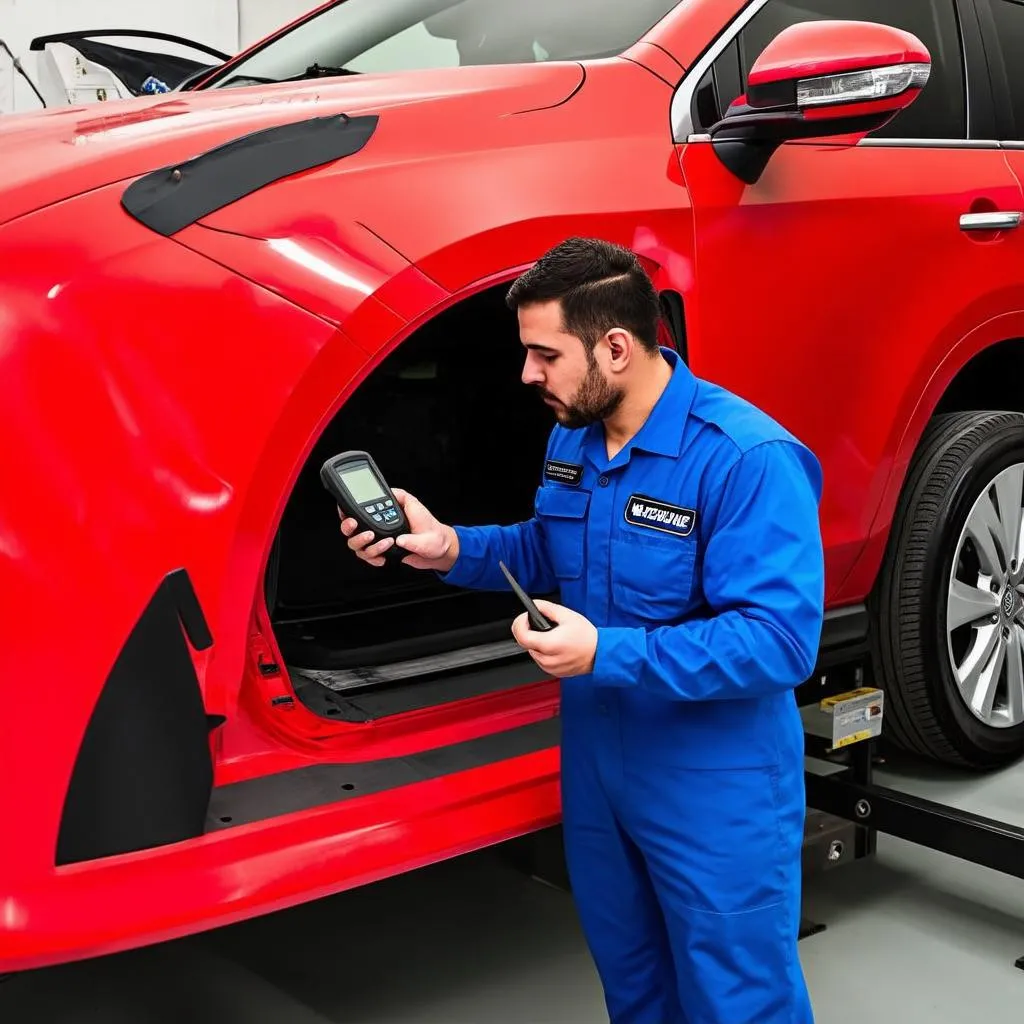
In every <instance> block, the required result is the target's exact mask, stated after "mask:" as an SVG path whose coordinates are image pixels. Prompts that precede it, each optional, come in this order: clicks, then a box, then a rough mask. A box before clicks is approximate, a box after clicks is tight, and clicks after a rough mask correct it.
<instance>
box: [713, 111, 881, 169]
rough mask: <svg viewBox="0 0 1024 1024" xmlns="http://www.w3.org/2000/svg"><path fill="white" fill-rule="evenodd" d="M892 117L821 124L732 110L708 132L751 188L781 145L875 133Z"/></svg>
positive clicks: (790, 115)
mask: <svg viewBox="0 0 1024 1024" xmlns="http://www.w3.org/2000/svg"><path fill="white" fill-rule="evenodd" d="M891 117H892V113H891V112H885V113H882V114H864V115H858V116H852V117H843V118H837V119H836V120H833V121H828V122H824V121H817V120H807V119H806V118H804V116H803V115H802V114H801V113H799V112H797V111H788V110H772V111H753V110H751V109H750V108H743V109H740V108H734V110H733V111H730V113H729V115H728V116H726V117H724V118H723V119H722V120H721V121H719V122H718V124H716V125H715V126H714V127H713V128H712V129H711V144H712V146H714V149H715V152H716V153H717V154H718V158H719V159H720V160H721V161H722V163H723V164H724V165H725V166H726V167H727V168H728V169H729V170H730V171H731V172H732V173H733V174H735V175H736V177H737V178H739V179H740V180H741V181H744V182H746V183H747V184H748V185H753V184H756V183H757V181H758V180H759V178H760V177H761V175H762V174H763V173H764V170H765V168H766V167H767V166H768V162H769V160H771V158H772V156H773V155H774V153H775V151H776V150H777V149H778V148H779V146H781V145H782V144H783V143H784V142H790V141H794V140H797V139H816V138H821V137H824V136H826V135H846V134H854V133H857V132H870V131H875V130H876V129H878V128H880V127H881V126H882V125H884V124H885V123H886V122H887V121H889V120H890V119H891Z"/></svg>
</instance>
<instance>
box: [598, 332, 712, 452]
mask: <svg viewBox="0 0 1024 1024" xmlns="http://www.w3.org/2000/svg"><path fill="white" fill-rule="evenodd" d="M661 355H662V357H663V358H664V359H665V361H666V362H667V363H668V364H669V366H671V367H672V376H671V377H670V378H669V381H668V384H667V385H666V386H665V390H664V391H663V392H662V393H661V396H660V397H659V398H658V401H657V402H655V404H654V408H653V409H651V412H650V415H648V417H647V419H646V420H645V421H644V424H643V426H642V427H641V428H640V429H639V430H638V431H637V432H636V434H635V435H634V436H633V439H632V440H631V441H629V442H628V443H627V444H626V445H625V447H624V448H623V449H622V451H620V452H619V453H618V454H617V455H616V456H615V458H614V459H612V460H611V462H610V463H609V462H608V457H607V453H606V450H605V441H604V424H602V423H593V424H591V425H590V426H589V427H588V428H587V440H586V444H585V448H586V451H587V454H588V455H589V456H590V457H591V461H593V462H595V464H598V465H615V464H616V463H619V462H627V461H628V460H629V456H630V453H631V452H632V451H634V450H639V451H644V452H650V453H651V454H652V455H664V456H666V457H671V458H678V456H679V454H680V453H681V452H682V448H683V435H684V432H685V430H686V420H687V417H688V416H689V414H690V407H691V406H692V405H693V398H694V395H695V394H696V392H697V380H696V378H695V377H694V375H693V373H692V371H691V370H690V368H689V367H688V366H687V365H686V363H684V362H683V360H682V359H681V358H680V357H679V353H678V352H675V351H673V350H672V349H670V348H662V349H661Z"/></svg>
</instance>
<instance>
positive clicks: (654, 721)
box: [342, 238, 824, 1024]
mask: <svg viewBox="0 0 1024 1024" xmlns="http://www.w3.org/2000/svg"><path fill="white" fill-rule="evenodd" d="M508 303H509V306H510V307H511V308H513V309H515V310H516V311H517V312H518V318H519V328H520V337H521V340H522V342H523V345H524V346H525V349H526V357H525V366H524V370H523V375H522V376H523V381H524V382H525V383H526V384H529V385H532V386H534V387H536V388H537V389H538V391H539V393H540V396H541V397H542V399H543V400H544V401H545V402H546V403H547V404H548V405H549V406H550V407H551V408H552V410H553V411H554V414H555V417H556V419H557V420H558V424H557V425H556V426H555V427H554V429H553V431H552V434H551V437H550V440H549V443H548V449H547V453H546V457H545V461H544V468H543V479H542V482H541V486H540V487H539V488H538V491H537V495H536V501H535V514H534V516H533V518H532V519H530V520H529V521H528V522H525V523H518V524H514V525H509V526H485V527H452V526H448V525H446V524H443V523H440V522H438V521H437V520H436V519H435V518H434V517H433V516H432V515H431V514H430V512H429V511H428V510H427V509H426V508H425V507H424V505H423V504H421V503H420V502H419V501H418V500H417V499H416V498H415V497H413V496H412V495H410V494H407V493H406V492H404V491H399V490H396V491H395V493H396V495H397V497H398V500H399V501H400V502H401V503H402V505H403V507H404V509H405V512H406V515H407V517H408V520H409V523H410V533H409V534H408V535H407V536H404V537H400V538H398V540H397V542H396V543H397V544H398V545H399V546H400V547H401V548H403V549H404V550H406V551H408V552H409V554H408V555H407V556H406V557H405V558H404V559H403V561H404V562H406V563H407V564H409V565H411V566H414V567H417V568H420V569H424V570H433V571H435V572H437V573H439V574H440V575H441V576H442V578H444V579H446V580H447V581H448V582H450V583H451V584H453V585H457V586H461V587H474V588H485V589H491V590H498V589H506V588H507V584H506V582H505V580H504V577H503V576H502V574H501V572H500V567H499V565H498V562H499V560H501V561H504V562H505V564H506V565H508V566H509V567H510V569H511V571H512V573H513V574H514V575H515V576H517V577H518V579H519V580H520V582H521V583H522V585H523V586H524V588H526V589H527V590H532V591H534V592H541V593H548V592H552V591H554V590H556V588H557V589H558V590H559V593H560V601H561V603H557V604H556V603H549V602H545V601H538V602H537V603H538V607H539V608H540V610H541V611H542V612H543V613H544V614H546V615H547V616H548V617H549V618H550V619H552V620H554V622H555V623H556V627H555V628H554V629H553V630H551V631H549V632H535V631H533V630H532V629H530V626H529V622H528V621H527V618H526V615H525V614H524V615H521V616H520V617H519V618H517V619H516V621H515V623H514V624H513V627H512V629H513V633H514V635H515V637H516V639H517V641H518V642H519V643H520V644H521V645H522V647H524V648H525V649H526V650H527V651H529V652H530V654H531V655H532V657H533V658H534V660H535V661H536V662H537V664H538V665H539V666H540V667H541V668H542V669H543V670H544V671H545V672H547V673H549V674H550V675H551V676H552V677H556V678H559V679H560V680H561V694H562V700H561V717H562V743H561V759H562V768H561V780H562V804H563V824H564V835H565V846H566V856H567V860H568V868H569V877H570V881H571V885H572V890H573V895H574V899H575V901H576V905H577V907H578V910H579V914H580V919H581V922H582V926H583V929H584V933H585V935H586V939H587V942H588V944H589V947H590V950H591V952H592V954H593V957H594V960H595V963H596V965H597V969H598V972H599V975H600V977H601V981H602V984H603V986H604V991H605V999H606V1003H607V1007H608V1012H609V1016H610V1018H611V1020H612V1021H613V1022H616V1024H620V1022H621V1024H627V1022H628V1024H646V1022H650V1024H669V1022H676V1021H679V1022H683V1021H685V1022H688V1024H755V1022H756V1024H782V1022H786V1024H809V1022H811V1021H812V1019H813V1015H812V1011H811V1005H810V999H809V996H808V993H807V989H806V986H805V983H804V978H803V974H802V971H801V967H800V962H799V958H798V955H797V938H798V930H799V922H800V888H801V872H800V852H801V846H802V842H803V822H804V783H803V771H804V766H803V729H802V725H801V719H800V715H799V712H798V709H797V705H796V701H795V699H794V693H793V691H794V689H795V687H796V686H797V685H799V684H800V683H801V682H803V681H804V680H805V679H807V678H808V677H809V676H810V674H811V673H812V671H813V669H814V664H815V658H816V654H817V646H818V641H819V636H820V630H821V624H822V615H823V600H824V593H823V591H824V567H823V561H824V559H823V551H822V542H821V534H820V529H819V523H818V501H819V498H820V491H821V470H820V467H819V464H818V462H817V460H816V459H815V458H814V456H813V455H812V454H811V453H810V452H809V451H808V450H807V449H806V448H805V447H804V446H803V445H801V444H800V443H799V442H798V441H797V440H796V439H795V438H793V437H792V436H791V435H790V434H789V433H788V432H787V431H786V430H784V429H783V428H782V427H781V426H780V425H779V424H777V423H776V422H774V421H773V420H772V419H771V418H769V417H768V416H767V415H765V414H764V413H763V412H761V411H759V410H758V409H756V408H754V407H753V406H751V405H750V404H748V403H747V402H746V401H744V400H742V399H740V398H738V397H737V396H735V395H733V394H730V393H729V392H727V391H725V390H723V389H722V388H720V387H718V386H716V385H713V384H711V383H709V382H707V381H703V380H700V379H698V378H696V377H695V376H694V375H693V373H692V372H691V371H690V370H689V368H688V367H687V366H686V364H685V363H684V362H683V361H682V360H681V359H680V358H679V356H678V355H677V354H676V353H675V352H674V351H672V350H670V349H667V348H661V347H659V345H658V340H657V339H658V334H657V332H658V322H659V317H660V309H659V302H658V296H657V293H656V292H655V289H654V287H653V284H652V282H651V281H650V279H649V278H648V276H647V275H646V273H645V272H644V270H643V268H642V267H641V266H640V264H639V263H638V261H637V260H636V258H635V256H634V255H633V254H632V253H630V252H629V251H628V250H625V249H623V248H620V247H618V246H615V245H611V244H608V243H606V242H602V241H598V240H593V239H579V238H573V239H569V240H568V241H566V242H564V243H563V244H561V245H559V246H557V247H556V248H554V249H553V250H551V251H550V252H548V253H547V254H546V255H545V256H544V257H543V258H541V259H540V260H539V261H538V263H537V264H536V265H535V266H533V267H532V268H531V269H530V270H528V271H527V272H526V273H524V274H523V275H522V276H521V277H520V278H519V279H518V280H517V281H516V282H515V283H514V285H513V286H512V288H511V290H510V292H509V294H508ZM354 530H355V523H354V522H353V521H350V520H348V521H343V523H342V532H343V533H344V534H345V536H347V537H348V538H349V540H348V544H349V546H350V547H351V548H352V549H353V550H354V551H356V552H357V553H358V554H359V555H360V557H362V558H364V559H366V560H367V561H368V562H369V563H370V564H374V565H379V564H383V559H382V558H381V557H380V556H381V555H382V554H383V552H384V551H385V550H386V549H387V548H388V547H389V546H390V544H391V543H392V541H390V540H383V541H380V542H379V543H377V544H372V545H368V538H367V535H365V534H363V535H354Z"/></svg>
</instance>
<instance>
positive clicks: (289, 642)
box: [0, 0, 1024, 971]
mask: <svg viewBox="0 0 1024 1024" xmlns="http://www.w3.org/2000/svg"><path fill="white" fill-rule="evenodd" d="M1022 42H1024V7H1021V6H1020V5H1018V4H1014V3H1010V2H1007V0H920V2H918V3H915V4H905V5H904V4H894V3H892V2H891V0H802V2H801V4H800V6H790V5H789V4H788V3H785V2H782V0H751V2H744V0H682V2H679V3H676V2H674V0H633V2H630V3H622V2H621V0H565V2H562V3H552V2H551V0H544V2H539V0H520V2H519V3H516V4H512V5H509V4H499V3H493V2H487V0H478V2H477V0H467V2H462V3H455V2H452V0H405V2H403V3H399V4H380V3H378V2H377V0H344V2H340V3H331V4H328V5H326V6H325V7H323V8H321V9H319V10H318V11H316V12H314V13H312V14H310V15H308V16H307V17H306V18H304V19H303V20H301V21H299V22H298V23H296V24H294V25H291V26H289V27H287V28H286V29H284V30H282V31H281V32H280V33H278V34H277V35H275V36H274V37H272V38H270V39H268V40H266V41H265V42H263V43H261V44H259V45H258V46H256V47H253V48H252V49H250V50H249V51H247V52H246V53H243V54H241V55H239V56H237V57H235V58H233V59H232V60H231V61H229V62H227V63H225V64H224V65H222V66H220V67H217V68H215V69H212V70H211V71H209V72H205V73H202V74H200V75H199V76H198V77H195V78H193V79H192V80H191V81H190V82H189V84H188V85H187V86H186V87H185V89H184V90H182V91H177V92H173V93H170V94H167V95H162V96H156V97H152V98H139V99H136V100H130V101H126V102H124V103H119V104H116V105H115V104H110V105H104V106H102V107H98V106H90V107H86V108H81V109H64V110H58V111H51V112H43V113H40V114H38V115H26V116H21V117H13V118H6V119H3V121H2V122H0V151H2V152H3V153H4V157H3V160H2V162H0V254H2V260H3V270H2V273H0V360H2V362H0V367H2V380H3V388H4V401H3V402H2V404H0V423H2V430H3V437H4V439H5V440H4V444H3V445H2V447H0V467H2V479H3V480H4V500H3V501H2V503H0V567H2V577H0V583H2V587H0V593H2V595H3V598H2V601H3V615H2V621H3V623H4V627H5V628H4V631H3V637H4V645H3V646H4V668H5V679H6V689H5V691H4V698H5V700H4V713H3V716H2V718H0V750H2V752H3V763H4V766H5V768H4V772H3V778H4V783H3V787H2V789H0V820H2V821H3V822H4V823H5V826H6V835H7V841H5V842H4V843H2V844H0V879H2V883H0V886H2V888H0V929H2V930H0V971H14V970H21V969H26V968H32V967H38V966H41V965H46V964H54V963H57V962H60V961H65V960H69V959H73V958H81V957H85V956H90V955H95V954H101V953H106V952H111V951H114V950H120V949H125V948H128V947H131V946H137V945H140V944H143V943H149V942H154V941H158V940H162V939H167V938H170V937H174V936H181V935H184V934H187V933H190V932H195V931H198V930H200V929H204V928H209V927H213V926H216V925H221V924H224V923H227V922H232V921H237V920H240V919H242V918H246V917H249V916H252V915H255V914H261V913H265V912H268V911H272V910H275V909H277V908H281V907H285V906H288V905H292V904H295V903H298V902H300V901H304V900H309V899H313V898H316V897H319V896H322V895H325V894H328V893H333V892H337V891H339V890H342V889H345V888H348V887H352V886H357V885H361V884H363V883H366V882H369V881H372V880H374V879H379V878H382V877H385V876H388V875H392V874H395V873H397V872H401V871H405V870H408V869H411V868H414V867H416V866H419V865H424V864H427V863H430V862H433V861H437V860H438V859H440V858H444V857H449V856H452V855H456V854H459V853H462V852H464V851H469V850H473V849H477V848H480V847H482V846H484V845H487V844H491V843H495V842H498V841H501V840H504V839H507V838H510V837H514V836H517V835H522V834H525V833H528V832H530V831H532V830H536V829H539V828H542V827H544V826H547V825H552V824H554V823H556V822H557V821H558V819H559V789H558V780H559V772H558V717H557V715H558V686H557V681H555V680H549V679H545V678H542V677H541V676H540V675H539V674H538V671H537V670H536V668H535V666H534V665H533V662H532V661H530V660H529V659H528V658H525V657H523V656H520V655H519V652H518V649H517V648H516V646H515V644H514V641H512V638H511V634H510V632H509V625H510V623H511V620H512V618H513V617H514V615H515V614H517V612H518V610H519V607H518V605H517V604H516V601H515V599H514V597H513V596H512V595H511V594H508V593H495V594H478V593H463V592H459V591H457V590H454V589H452V588H449V587H446V586H445V585H443V584H442V583H440V582H439V581H437V580H435V579H434V578H432V577H426V576H425V575H424V574H422V573H418V572H416V571H414V570H411V569H409V568H408V567H404V566H392V567H390V568H387V569H382V570H374V569H370V568H368V567H366V566H364V565H362V564H361V563H359V562H358V560H357V559H355V558H354V557H352V555H351V553H350V552H349V551H348V550H347V549H346V547H345V545H344V540H343V538H342V537H341V535H340V533H339V529H338V516H337V509H336V508H335V506H334V504H333V502H332V500H331V498H330V496H329V495H328V494H327V492H326V491H325V490H324V488H323V486H322V485H321V482H320V479H319V468H320V466H321V464H322V463H323V462H324V460H325V459H326V458H327V457H329V456H331V455H333V454H335V453H337V452H339V451H342V450H346V449H364V450H367V451H369V452H371V453H372V455H373V456H374V458H375V459H376V461H377V462H378V464H379V465H380V466H381V468H382V470H383V472H384V473H385V475H386V476H387V478H388V479H389V481H390V482H391V483H392V484H394V485H396V486H401V487H404V488H406V489H408V490H410V491H412V492H413V493H415V494H417V495H419V496H420V497H422V498H423V499H424V501H426V502H427V504H428V505H429V506H430V508H431V509H432V511H434V512H435V513H436V514H437V515H438V516H439V517H442V518H446V519H447V520H448V521H452V522H458V523H474V522H495V521H502V522H508V521H512V520H515V519H517V518H520V517H528V516H529V515H530V514H531V511H532V501H533V495H534V491H535V488H536V486H537V483H538V479H539V471H540V467H541V459H542V455H543V451H544V444H545V440H546V437H547V433H548V431H549V430H550V428H551V421H550V416H549V414H548V413H547V411H546V410H545V408H544V407H543V404H542V403H540V402H538V401H534V400H532V399H531V396H530V395H529V394H527V393H526V389H525V388H524V387H523V386H522V384H521V383H520V380H519V375H520V372H521V369H522V361H523V352H522V349H521V345H520V343H519V339H518V334H517V325H516V321H515V317H514V316H513V315H511V314H510V313H509V312H508V310H507V309H506V307H505V305H504V294H505V290H506V289H507V287H508V284H509V283H510V281H511V280H512V278H513V277H514V276H515V275H516V274H518V273H519V272H520V271H521V270H522V269H524V268H525V267H526V266H528V265H529V264H530V263H531V262H532V261H533V260H535V259H536V258H537V257H538V256H539V255H540V254H541V253H542V252H543V251H545V250H546V249H547V248H548V247H550V246H551V245H553V244H555V243H557V242H559V241H560V240H562V239H564V238H565V237H566V236H568V235H573V234H586V235H594V236H601V237H604V238H607V239H611V240H614V241H617V242H621V243H624V244H626V245H629V246H631V247H632V248H633V249H634V250H635V251H636V252H637V253H638V254H640V256H641V257H642V258H643V259H644V260H645V262H646V265H647V266H648V267H649V269H650V272H651V274H652V276H653V278H654V280H655V282H656V284H657V286H658V288H659V289H660V291H661V294H662V295H663V298H664V310H665V318H664V342H665V344H666V345H672V346H675V347H676V348H677V349H679V350H680V351H681V352H682V353H683V354H684V355H685V358H686V359H687V360H688V361H689V363H690V365H691V366H692V367H693V369H694V370H695V371H696V372H697V373H698V374H699V375H701V376H704V377H707V378H710V379H712V380H714V381H717V382H719V383H722V384H724V385H725V386H727V387H728V388H730V389H732V390H734V391H736V392H738V393H740V394H742V395H744V396H746V397H747V398H750V399H752V400H753V401H754V402H755V403H757V404H759V405H760V406H762V407H763V408H764V409H766V410H767V411H768V412H770V413H771V414H772V415H773V416H775V417H776V418H778V419H779V420H780V421H782V423H783V424H784V425H785V426H786V427H788V428H789V429H790V430H792V431H793V432H794V433H795V434H796V435H798V436H799V437H800V438H801V439H802V440H803V441H804V442H806V443H807V444H808V445H810V447H811V448H813V449H814V451H815V452H816V453H817V455H818V456H819V458H820V459H821V461H822V463H823V466H824V470H825V481H826V483H825V494H824V499H823V503H822V507H821V518H822V528H823V531H824V539H825V544H826V552H827V573H828V595H827V603H828V620H827V625H826V629H825V632H824V635H823V637H822V663H823V664H824V663H825V662H827V661H834V660H836V659H843V658H846V657H854V656H856V655H858V653H859V652H860V651H861V650H862V648H867V647H869V648H870V652H871V654H872V656H873V658H872V660H873V664H874V668H875V673H876V680H877V682H878V684H879V685H881V686H882V687H884V689H885V691H886V694H887V697H886V700H887V717H886V721H887V732H888V733H889V734H890V735H891V736H892V738H893V739H895V740H896V741H897V742H899V743H900V744H901V745H902V746H904V747H906V748H907V749H909V750H911V751H915V752H917V753H919V754H922V755H927V756H930V757H932V758H936V759H939V760H942V761H946V762H949V763H952V764H957V765H966V766H971V767H975V768H984V767H990V766H996V765H1000V764H1003V763H1005V762H1007V761H1008V760H1010V759H1012V758H1016V757H1017V756H1018V755H1019V754H1020V753H1021V752H1022V750H1024V668H1022V653H1021V652H1022V646H1021V640H1022V636H1024V626H1022V622H1024V612H1022V598H1021V590H1022V589H1024V587H1022V580H1024V543H1022V542H1024V531H1022V505H1024V497H1022V486H1024V388H1022V386H1021V379H1022V378H1021V367H1022V360H1024V348H1022V342H1021V340H1020V339H1022V338H1024V275H1022V274H1021V272H1020V268H1021V266H1022V265H1024V232H1021V231H1019V230H1018V228H1019V227H1020V221H1021V213H1022V211H1024V193H1022V186H1021V179H1022V176H1024V144H1022V143H1021V142H1017V141H1014V140H1018V139H1022V138H1024V70H1022V68H1021V63H1020V61H1019V60H1016V61H1014V60H1013V59H1012V58H1013V55H1014V53H1019V52H1020V45H1021V43H1022ZM999 140H1006V141H999ZM813 688H814V683H813V682H809V683H808V691H807V692H808V693H809V694H811V697H809V698H808V699H813Z"/></svg>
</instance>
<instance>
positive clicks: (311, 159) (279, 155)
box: [121, 114, 378, 235]
mask: <svg viewBox="0 0 1024 1024" xmlns="http://www.w3.org/2000/svg"><path fill="white" fill-rule="evenodd" d="M377 120H378V118H377V116H376V115H375V114H373V115H370V114H368V115H365V116H362V117H347V116H346V115H344V114H336V115H333V116H331V117H317V118H313V119H311V120H307V121H299V122H298V123H296V124H285V125H278V126H277V127H274V128H267V129H265V130H264V131H259V132H254V133H252V134H250V135H243V136H242V137H241V138H239V139H234V140H233V141H231V142H228V143H225V144H224V145H223V146H218V147H217V148H216V149H211V150H210V151H209V152H208V153H201V154H200V155H199V156H197V157H195V158H193V159H192V160H186V161H184V162H182V163H179V164H173V165H171V166H169V167H164V168H161V169H160V170H158V171H153V172H152V173H151V174H147V175H146V176H145V177H143V178H140V179H139V180H138V181H136V182H134V183H133V184H131V185H129V186H128V188H127V189H126V190H125V193H124V195H123V196H122V198H121V203H122V205H123V206H124V208H125V210H127V211H128V213H130V214H131V215H132V216H133V217H135V218H136V219H138V220H139V221H141V222H142V223H143V224H145V225H146V226H147V227H149V228H152V229H153V230H154V231H156V232H159V233H160V234H162V235H173V234H174V233H175V232H177V231H181V230H182V229H183V228H186V227H188V226H189V225H190V224H195V223H196V221H198V220H201V219H202V218H203V217H206V216H207V215H209V214H211V213H213V212H214V211H215V210H219V209H221V208H222V207H224V206H228V205H230V204H231V203H234V202H237V201H238V200H239V199H243V198H244V197H245V196H248V195H251V194H252V193H253V192H258V191H259V190H260V189H261V188H264V187H265V186H267V185H270V184H271V183H273V182H275V181H279V180H280V179H282V178H287V177H288V176H290V175H292V174H298V173H299V172H301V171H308V170H311V169H312V168H314V167H319V166H321V165H322V164H326V163H330V162H331V161H333V160H339V159H341V158H342V157H346V156H351V155H352V154H353V153H357V152H358V151H359V150H360V149H362V148H363V146H365V145H366V143H367V141H368V140H369V138H370V136H371V135H373V133H374V131H375V130H376V127H377Z"/></svg>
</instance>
